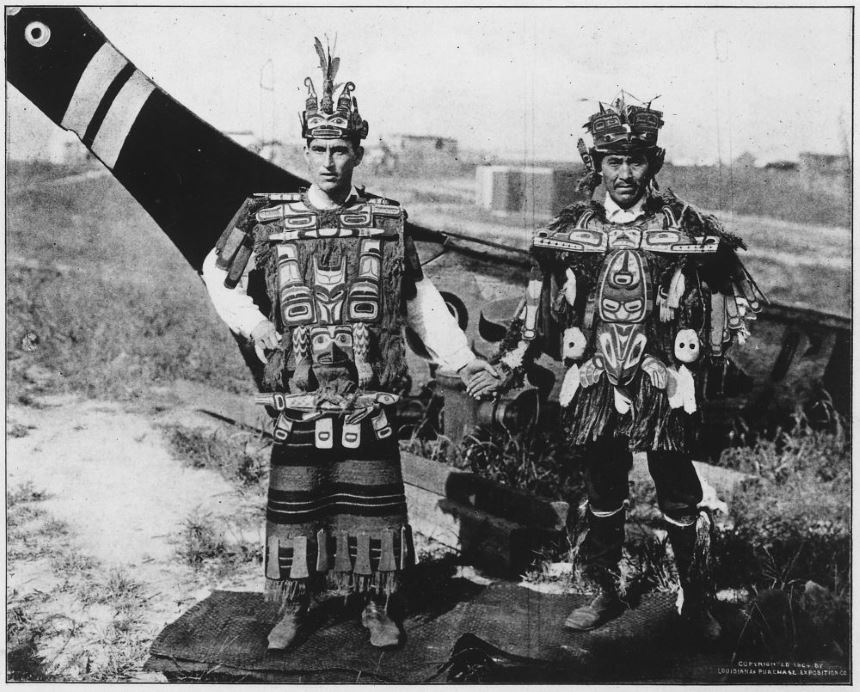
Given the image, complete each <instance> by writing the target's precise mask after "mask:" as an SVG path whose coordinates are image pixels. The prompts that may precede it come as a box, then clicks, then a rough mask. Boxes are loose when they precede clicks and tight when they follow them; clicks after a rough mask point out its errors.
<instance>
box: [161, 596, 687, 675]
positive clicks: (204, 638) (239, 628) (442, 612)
mask: <svg viewBox="0 0 860 692" xmlns="http://www.w3.org/2000/svg"><path fill="white" fill-rule="evenodd" d="M434 586H435V587H436V589H435V594H433V593H432V592H431V593H429V594H426V595H425V598H418V599H417V600H413V601H412V603H413V608H414V609H413V611H412V612H410V613H407V616H406V618H405V620H404V629H405V631H406V642H405V644H404V645H403V646H402V647H401V648H399V649H396V650H393V651H380V650H379V649H375V648H374V647H372V646H371V645H370V643H369V641H368V633H367V630H365V629H364V628H363V627H362V626H361V624H360V623H359V619H358V612H359V611H358V610H357V609H356V608H348V607H346V608H345V607H344V605H343V601H342V600H340V599H332V600H331V601H328V602H325V603H323V604H321V605H320V606H319V607H318V608H317V609H316V611H315V613H314V614H313V616H312V620H311V621H310V622H308V623H307V626H306V627H305V628H304V631H303V632H302V633H301V634H300V635H299V639H298V641H297V642H296V643H295V644H294V645H293V647H291V648H290V649H288V650H287V651H268V650H267V648H266V637H267V635H268V633H269V630H270V629H271V628H272V627H273V626H274V624H275V621H276V619H277V617H276V616H277V613H276V609H275V608H274V607H273V606H272V605H271V604H269V603H266V602H265V601H264V600H263V597H262V595H261V594H257V593H239V592H231V591H215V592H213V593H212V595H211V596H209V597H208V598H207V599H205V600H204V601H202V602H200V603H198V604H197V605H195V606H194V607H192V608H191V609H190V610H189V611H188V612H187V613H185V614H184V615H182V616H181V617H180V618H179V619H178V620H177V621H176V622H173V623H172V624H170V625H168V626H167V627H166V628H165V629H164V630H163V631H162V632H161V634H160V635H159V636H158V637H157V639H156V640H155V642H154V643H153V645H152V648H151V650H150V653H151V658H150V660H149V661H148V662H147V666H146V668H147V669H148V670H157V671H162V672H166V673H170V674H171V675H172V676H174V677H175V676H177V675H178V676H180V677H181V676H182V674H183V673H184V674H186V675H187V677H189V678H206V679H214V678H217V677H219V676H228V677H229V676H232V677H240V678H241V677H247V678H250V679H259V680H270V681H273V680H285V681H286V680H294V681H305V682H322V681H328V682H334V681H343V682H347V681H349V682H354V681H362V682H413V683H414V682H425V681H439V682H442V681H444V680H445V679H446V673H450V670H451V663H456V661H455V660H453V659H452V653H453V652H454V648H455V643H457V642H458V640H459V641H460V645H459V649H460V651H459V653H458V654H457V655H458V656H463V655H465V656H467V657H468V655H469V651H474V649H473V648H471V647H470V646H469V645H468V642H470V641H472V642H476V643H478V644H479V645H481V644H489V645H490V646H491V647H496V648H497V649H498V650H499V654H500V656H503V657H504V656H505V655H507V656H508V657H512V658H511V660H510V661H508V663H509V664H511V665H512V666H513V668H517V667H519V668H522V669H523V670H530V671H531V672H530V673H528V674H527V675H528V676H531V677H532V679H534V678H535V676H537V677H538V678H543V679H546V680H550V679H556V680H559V679H563V680H569V681H586V680H597V679H601V680H607V679H616V680H622V679H636V677H637V676H636V674H635V673H634V672H631V671H630V668H631V665H632V663H633V662H634V661H637V662H639V663H645V662H647V660H648V658H649V657H651V656H653V654H654V653H655V652H656V651H657V649H658V647H659V646H660V643H661V641H665V637H666V635H667V633H668V632H669V630H671V629H672V624H673V623H674V622H676V619H675V618H676V617H677V616H676V614H675V612H674V609H673V602H674V597H673V596H672V595H671V594H653V595H651V596H650V597H646V598H645V599H643V600H642V602H641V603H640V604H638V605H637V607H636V608H633V609H631V610H628V611H626V612H625V613H624V614H623V615H622V616H621V617H619V618H618V619H616V620H614V621H612V622H610V623H608V624H607V625H605V626H603V627H601V628H599V629H598V630H596V631H592V632H584V633H573V632H569V631H566V630H564V629H563V628H562V626H561V624H562V623H563V622H564V619H565V618H566V617H567V615H568V614H569V613H570V611H571V610H572V609H573V608H575V607H577V606H579V605H581V604H583V603H584V602H585V601H586V600H587V598H586V597H583V596H577V595H557V594H542V593H537V592H535V591H531V590H529V589H525V588H522V587H519V586H516V585H513V584H494V585H490V586H487V587H481V586H476V585H475V584H472V583H471V582H468V581H466V580H463V579H448V580H447V581H446V582H445V583H443V584H438V583H437V584H435V585H434ZM434 595H435V597H433V596H434ZM414 596H415V594H413V598H414ZM427 596H429V597H427ZM312 612H313V611H312ZM463 635H472V636H471V637H466V639H465V640H461V637H463ZM464 642H466V646H465V648H466V651H463V650H462V649H463V648H464V647H463V644H464ZM456 658H457V656H454V659H456ZM540 671H543V674H541V673H540ZM623 671H627V673H624V672H623ZM553 672H554V674H551V673H553ZM631 675H632V678H631Z"/></svg>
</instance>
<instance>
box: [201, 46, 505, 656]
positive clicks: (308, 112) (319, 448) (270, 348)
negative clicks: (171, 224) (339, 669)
mask: <svg viewBox="0 0 860 692" xmlns="http://www.w3.org/2000/svg"><path fill="white" fill-rule="evenodd" d="M316 50H317V53H318V55H319V59H320V63H321V68H322V71H323V87H322V96H321V97H320V98H318V97H317V94H316V91H315V88H314V85H313V81H312V80H311V79H310V77H308V78H307V79H306V80H305V85H306V86H307V88H308V96H307V100H306V104H305V111H304V113H303V114H302V116H301V120H302V136H303V137H304V139H305V141H306V147H305V157H306V159H307V163H308V171H309V174H310V176H311V179H312V185H311V186H310V187H309V188H308V190H306V191H305V192H302V193H296V194H293V193H278V192H263V193H260V194H255V195H252V196H251V197H250V198H248V199H247V200H246V201H245V203H244V205H243V206H242V207H241V209H240V210H239V211H238V212H237V214H236V215H235V217H234V218H233V220H232V222H231V223H230V225H229V227H228V228H227V229H226V231H225V232H224V234H223V235H222V237H221V240H220V241H219V242H218V244H217V246H216V248H215V249H214V250H213V251H212V252H211V253H210V254H209V256H208V257H207V259H206V262H205V263H204V268H203V277H204V280H205V282H206V286H207V289H208V291H209V294H210V296H211V298H212V301H213V303H214V305H215V308H216V310H217V312H218V314H219V315H220V316H221V318H222V319H223V320H224V321H225V322H226V323H227V325H228V326H229V327H230V329H231V330H232V331H234V332H235V333H237V334H240V335H242V336H244V337H246V338H249V339H251V340H253V343H254V346H255V349H256V350H257V353H258V354H260V356H261V360H262V361H263V362H264V363H265V367H264V370H263V374H262V377H261V382H262V388H263V391H264V392H265V393H263V394H261V395H259V396H258V402H259V403H261V404H265V405H266V406H267V407H269V410H270V412H273V413H274V415H275V416H276V419H275V422H274V433H273V434H274V438H275V444H274V446H273V449H272V462H271V464H272V465H271V478H270V481H269V493H268V503H267V510H266V517H267V521H266V537H267V538H266V555H265V573H266V595H267V597H268V598H269V599H270V600H274V601H276V602H278V603H279V604H280V605H281V608H282V617H281V619H280V621H279V623H278V624H277V625H276V626H275V627H274V629H273V630H272V631H271V633H270V634H269V646H270V648H285V647H287V646H288V645H289V644H290V642H291V641H292V640H293V639H294V637H295V635H296V633H297V630H298V628H299V627H300V626H301V623H302V621H303V616H304V615H305V613H306V612H307V609H308V607H309V605H310V602H311V597H312V596H313V595H316V594H319V593H321V592H323V591H330V592H335V593H346V594H351V595H353V596H354V598H356V599H362V601H363V603H364V608H363V611H362V616H361V618H362V623H363V624H364V626H365V627H367V628H368V629H369V630H370V641H371V643H372V644H373V645H374V646H381V647H384V646H393V645H396V644H397V643H398V642H399V641H400V639H401V631H400V628H399V627H398V626H397V624H396V623H395V622H394V621H393V620H392V619H391V617H390V616H389V614H388V604H389V600H390V597H391V596H392V595H393V594H395V593H396V591H397V589H398V586H399V579H400V575H401V573H402V571H403V570H404V569H406V568H407V567H408V566H409V565H410V564H411V562H412V560H413V546H412V536H411V531H410V528H409V525H408V522H407V516H406V502H405V498H404V492H403V481H402V477H401V470H400V457H399V451H398V442H397V422H396V419H395V403H396V402H397V400H398V395H399V393H402V392H403V391H404V390H405V389H406V388H408V378H407V373H406V360H405V352H404V340H403V327H404V326H405V325H407V324H408V325H409V326H410V327H411V328H412V329H413V330H414V331H415V332H416V333H417V334H418V336H419V337H420V338H421V339H422V340H423V342H424V344H425V346H426V347H427V350H428V352H429V353H430V354H431V356H432V357H433V358H434V359H435V361H436V362H438V363H439V364H441V365H443V366H444V367H446V368H447V369H450V370H454V371H457V372H458V373H459V374H460V376H461V377H462V378H463V380H464V382H465V381H467V380H468V379H469V378H470V377H471V376H472V375H474V374H475V373H477V372H485V373H486V374H487V375H489V376H491V377H495V372H494V370H493V368H492V367H491V366H489V365H488V364H487V363H486V362H484V361H482V360H479V359H477V358H476V357H475V355H474V354H473V353H472V351H471V350H470V349H469V347H468V344H467V341H466V336H465V335H464V334H463V332H462V331H461V330H460V329H459V327H458V326H457V323H456V321H455V320H454V318H453V317H452V315H451V314H450V313H449V311H448V310H447V308H446V306H445V304H444V302H443V300H442V298H441V296H440V295H439V292H438V291H437V290H436V288H435V287H434V286H433V284H432V283H430V281H429V280H428V279H426V278H424V276H423V275H422V272H421V267H420V264H419V261H418V257H417V254H416V251H415V246H414V244H413V242H412V239H411V238H410V237H409V235H408V234H406V233H404V222H405V218H406V213H405V211H404V210H403V209H402V208H401V207H400V206H399V205H398V204H397V202H393V201H391V200H388V199H383V198H381V197H376V196H373V195H369V194H366V193H364V192H363V190H357V189H356V188H355V187H353V185H352V174H353V169H354V168H355V166H357V165H359V164H360V163H361V159H362V155H363V153H364V152H363V149H362V147H361V145H360V142H361V140H362V139H363V138H364V137H366V136H367V131H368V125H367V121H365V120H363V119H362V118H361V116H360V115H359V112H358V104H357V102H356V99H355V98H354V96H353V95H352V92H353V91H354V89H355V85H354V84H353V83H352V82H346V83H345V84H344V85H343V87H342V90H341V91H340V94H339V96H338V98H337V101H335V95H334V90H335V87H334V80H335V76H336V73H337V71H338V67H339V64H340V59H339V58H336V57H332V55H331V52H330V50H324V49H323V46H322V44H321V43H320V41H319V39H317V40H316ZM255 286H256V287H257V289H258V290H255Z"/></svg>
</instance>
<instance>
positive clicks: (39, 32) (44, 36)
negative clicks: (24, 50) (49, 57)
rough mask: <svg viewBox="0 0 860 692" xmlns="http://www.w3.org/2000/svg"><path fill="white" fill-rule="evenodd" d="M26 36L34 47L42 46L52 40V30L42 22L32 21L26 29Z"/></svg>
mask: <svg viewBox="0 0 860 692" xmlns="http://www.w3.org/2000/svg"><path fill="white" fill-rule="evenodd" d="M24 38H25V39H27V43H29V44H30V45H31V46H33V47H34V48H41V47H42V46H44V45H45V44H46V43H47V42H48V41H50V40H51V30H50V29H49V28H48V25H47V24H44V23H42V22H30V23H29V24H28V25H27V28H26V29H24Z"/></svg>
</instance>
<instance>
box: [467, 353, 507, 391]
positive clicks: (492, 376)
mask: <svg viewBox="0 0 860 692" xmlns="http://www.w3.org/2000/svg"><path fill="white" fill-rule="evenodd" d="M457 374H458V375H459V376H460V379H461V380H463V383H464V384H465V385H466V393H467V394H468V395H469V396H471V397H474V398H475V399H480V398H481V397H482V396H486V395H488V394H492V393H493V392H494V391H495V390H496V389H498V387H499V385H500V384H501V383H502V380H501V378H500V377H499V374H498V373H497V372H496V369H495V368H494V367H493V366H492V365H490V364H489V363H488V362H487V361H485V360H481V359H480V358H475V360H473V361H472V362H471V363H469V364H468V365H465V366H463V367H462V368H460V369H459V370H458V371H457Z"/></svg>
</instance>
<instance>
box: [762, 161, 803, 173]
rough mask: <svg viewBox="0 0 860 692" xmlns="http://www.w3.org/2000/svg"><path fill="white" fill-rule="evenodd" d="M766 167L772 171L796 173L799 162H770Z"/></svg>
mask: <svg viewBox="0 0 860 692" xmlns="http://www.w3.org/2000/svg"><path fill="white" fill-rule="evenodd" d="M764 167H765V169H766V170H770V171H796V170H797V168H798V163H797V161H769V162H768V163H766V164H765V165H764Z"/></svg>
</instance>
